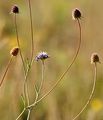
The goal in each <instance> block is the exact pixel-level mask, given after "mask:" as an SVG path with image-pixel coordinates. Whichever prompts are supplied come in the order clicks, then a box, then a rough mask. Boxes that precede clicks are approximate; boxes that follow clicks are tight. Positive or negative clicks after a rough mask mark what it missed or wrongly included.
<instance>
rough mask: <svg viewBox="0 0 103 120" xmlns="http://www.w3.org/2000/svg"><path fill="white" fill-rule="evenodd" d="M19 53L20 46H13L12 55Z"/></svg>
mask: <svg viewBox="0 0 103 120" xmlns="http://www.w3.org/2000/svg"><path fill="white" fill-rule="evenodd" d="M18 53H19V48H18V47H14V48H12V49H11V51H10V54H11V55H12V56H17V55H18Z"/></svg>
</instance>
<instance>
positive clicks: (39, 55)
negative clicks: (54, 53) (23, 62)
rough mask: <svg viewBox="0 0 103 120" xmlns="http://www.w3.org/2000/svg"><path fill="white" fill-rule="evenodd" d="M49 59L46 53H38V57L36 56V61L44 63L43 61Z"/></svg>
mask: <svg viewBox="0 0 103 120" xmlns="http://www.w3.org/2000/svg"><path fill="white" fill-rule="evenodd" d="M47 58H49V56H48V54H47V53H46V52H40V53H38V55H37V56H36V61H38V60H42V61H44V60H45V59H47Z"/></svg>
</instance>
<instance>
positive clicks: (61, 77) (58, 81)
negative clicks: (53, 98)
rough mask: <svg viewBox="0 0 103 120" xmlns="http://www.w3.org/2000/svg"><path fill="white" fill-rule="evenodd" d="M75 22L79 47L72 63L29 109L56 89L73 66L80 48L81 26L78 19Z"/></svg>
mask: <svg viewBox="0 0 103 120" xmlns="http://www.w3.org/2000/svg"><path fill="white" fill-rule="evenodd" d="M77 22H78V27H79V43H78V44H79V45H78V48H77V50H76V53H75V56H74V58H73V60H72V62H71V63H70V64H69V66H68V67H67V69H66V70H65V72H64V73H63V74H62V75H61V76H60V78H59V79H58V80H57V82H56V83H55V84H54V85H53V86H52V87H51V89H50V90H49V91H48V92H47V93H45V94H44V95H43V96H42V97H41V98H40V99H39V100H38V101H37V102H36V103H34V104H31V105H30V107H33V106H35V104H37V103H39V102H40V101H41V100H43V99H44V98H45V97H46V96H48V95H49V94H50V93H51V92H52V91H53V90H54V89H55V88H56V87H57V85H58V84H59V83H60V81H61V80H62V79H63V78H64V76H65V75H66V73H67V72H68V71H69V70H70V68H71V67H72V65H73V64H74V62H75V60H76V58H77V56H78V53H79V50H80V46H81V32H82V31H81V24H80V21H79V19H77Z"/></svg>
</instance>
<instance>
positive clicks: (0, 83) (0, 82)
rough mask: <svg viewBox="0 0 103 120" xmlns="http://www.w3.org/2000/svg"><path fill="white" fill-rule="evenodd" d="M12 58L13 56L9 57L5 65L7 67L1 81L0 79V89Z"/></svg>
mask: <svg viewBox="0 0 103 120" xmlns="http://www.w3.org/2000/svg"><path fill="white" fill-rule="evenodd" d="M12 57H13V56H11V58H10V60H9V62H8V64H7V67H6V69H5V72H4V74H3V76H2V79H1V81H0V87H1V85H2V84H3V81H4V78H5V76H6V74H7V72H8V69H9V67H10V65H11V62H12Z"/></svg>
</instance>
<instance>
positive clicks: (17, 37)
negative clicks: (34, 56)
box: [14, 14, 26, 74]
mask: <svg viewBox="0 0 103 120" xmlns="http://www.w3.org/2000/svg"><path fill="white" fill-rule="evenodd" d="M14 18H15V19H14V21H15V31H16V39H17V44H18V47H19V49H20V57H21V60H22V63H23V69H24V74H26V69H25V63H24V58H23V55H22V52H21V47H20V42H19V35H18V29H17V21H16V14H15V16H14Z"/></svg>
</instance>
